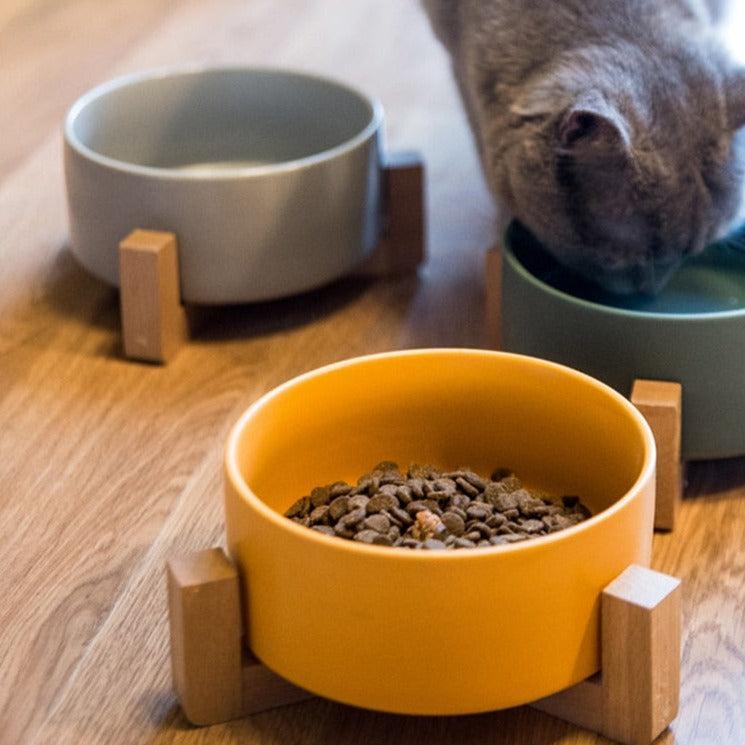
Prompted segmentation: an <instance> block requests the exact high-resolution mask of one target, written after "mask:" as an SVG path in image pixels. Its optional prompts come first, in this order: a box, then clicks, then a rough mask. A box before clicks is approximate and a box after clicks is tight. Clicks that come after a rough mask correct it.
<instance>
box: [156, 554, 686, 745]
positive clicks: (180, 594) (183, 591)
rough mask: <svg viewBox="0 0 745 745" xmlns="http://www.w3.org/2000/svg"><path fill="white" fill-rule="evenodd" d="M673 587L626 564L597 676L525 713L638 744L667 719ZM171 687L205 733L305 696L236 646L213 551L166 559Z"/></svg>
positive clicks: (604, 600)
mask: <svg viewBox="0 0 745 745" xmlns="http://www.w3.org/2000/svg"><path fill="white" fill-rule="evenodd" d="M680 594H681V593H680V581H679V580H678V579H676V578H674V577H671V576H669V575H666V574H661V573H659V572H655V571H653V570H651V569H647V568H644V567H641V566H638V565H632V566H629V567H628V568H627V569H626V570H625V571H624V572H623V573H622V574H621V575H620V576H619V577H617V578H616V579H615V580H613V581H612V582H611V583H610V584H609V585H608V586H607V587H606V588H605V589H604V591H603V592H602V596H601V606H600V613H601V621H600V628H601V668H602V669H601V671H600V672H599V673H598V674H596V675H594V676H592V677H591V678H588V679H587V680H584V681H582V682H580V683H578V684H576V685H573V686H571V687H570V688H567V689H565V690H563V691H560V692H559V693H556V694H554V695H552V696H549V697H547V698H544V699H541V700H540V701H535V702H533V703H531V704H530V705H531V706H532V707H533V708H535V709H539V710H540V711H543V712H545V713H548V714H551V715H553V716H556V717H559V718H561V719H563V720H566V721H568V722H571V723H572V724H576V725H578V726H580V727H582V728H585V729H588V730H591V731H594V732H598V733H600V734H602V735H604V736H606V737H608V738H610V739H612V740H616V741H617V742H619V743H623V744H624V745H648V744H649V743H651V742H652V741H653V740H654V739H655V738H656V737H657V736H658V735H659V734H660V733H661V732H662V731H664V730H665V729H666V728H667V727H668V726H669V725H670V724H671V723H672V721H673V720H674V719H675V717H676V715H677V711H678V697H679V689H680V632H681V629H680ZM168 602H169V619H170V634H171V662H172V674H173V685H174V689H175V691H176V694H177V696H178V699H179V702H180V704H181V707H182V709H183V712H184V714H185V716H186V718H187V719H188V720H189V721H190V722H191V723H192V724H195V725H198V726H205V725H211V724H217V723H220V722H226V721H229V720H232V719H239V718H243V717H246V716H250V715H252V714H256V713H258V712H260V711H265V710H267V709H271V708H275V707H278V706H285V705H287V704H291V703H296V702H299V701H302V700H305V699H308V698H311V697H312V695H313V694H311V693H309V692H308V691H305V690H303V689H302V688H298V687H297V686H295V685H293V684H292V683H289V682H288V681H286V680H284V679H283V678H281V677H280V676H279V675H277V674H275V673H273V672H272V671H271V670H269V669H268V668H267V667H265V666H264V665H262V664H261V663H260V662H259V661H258V660H257V659H256V657H254V656H253V654H252V653H251V651H250V650H249V649H248V647H247V645H246V644H245V643H244V628H245V627H246V622H245V619H244V618H243V617H242V611H241V599H240V590H239V580H238V572H237V570H236V567H235V566H234V565H233V564H232V563H231V561H230V560H229V559H228V558H227V556H226V555H225V553H224V552H223V551H222V549H219V548H213V549H207V550H205V551H198V552H194V553H192V554H188V555H185V556H181V557H177V558H173V559H171V561H169V563H168Z"/></svg>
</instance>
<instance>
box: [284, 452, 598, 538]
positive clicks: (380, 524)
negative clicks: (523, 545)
mask: <svg viewBox="0 0 745 745" xmlns="http://www.w3.org/2000/svg"><path fill="white" fill-rule="evenodd" d="M285 516H286V517H288V518H290V519H291V520H293V521H295V522H297V523H300V524H301V525H305V526H307V527H309V528H312V529H313V530H316V531H318V532H320V533H323V534H324V535H331V536H336V537H339V538H344V539H349V540H355V541H358V542H361V543H368V544H372V545H376V546H395V547H403V548H411V549H422V550H445V549H464V548H478V547H482V546H502V545H508V544H511V543H516V542H518V541H525V540H529V539H531V538H536V537H538V536H542V535H548V534H549V533H555V532H557V531H559V530H564V529H565V528H569V527H571V526H573V525H577V524H578V523H580V522H582V521H583V520H585V519H587V518H588V517H589V516H590V511H589V510H588V509H587V507H585V505H584V504H582V502H581V500H580V499H579V497H577V496H575V495H565V496H562V497H559V498H551V497H549V496H547V495H545V494H542V493H538V492H532V491H530V490H529V489H527V488H526V487H525V486H524V485H523V484H522V482H521V481H520V479H518V478H517V476H515V474H514V473H512V472H511V471H510V470H508V469H505V468H499V469H496V470H495V471H493V472H492V475H491V477H490V478H484V477H482V476H480V475H479V474H477V473H475V472H473V471H471V470H470V469H468V468H460V469H458V470H456V471H452V472H444V471H442V470H440V469H438V468H435V467H434V466H432V465H419V464H416V463H414V464H411V465H410V466H409V468H408V469H407V471H406V472H405V473H404V472H402V471H400V470H399V467H398V465H397V464H396V463H393V462H391V461H383V462H382V463H379V464H378V465H377V466H375V468H373V469H372V471H370V473H366V474H364V475H362V476H361V477H360V478H359V479H358V480H357V483H356V485H354V486H353V485H351V484H347V483H345V482H343V481H337V482H335V483H333V484H329V485H326V486H318V487H315V488H314V489H313V490H312V491H311V492H310V494H309V495H306V496H303V497H301V498H300V499H298V500H297V501H296V502H294V503H293V504H292V505H291V506H290V507H289V509H288V510H287V511H286V512H285Z"/></svg>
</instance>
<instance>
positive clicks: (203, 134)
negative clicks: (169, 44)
mask: <svg viewBox="0 0 745 745" xmlns="http://www.w3.org/2000/svg"><path fill="white" fill-rule="evenodd" d="M376 116H377V113H376V111H375V107H374V106H373V104H372V103H371V102H370V101H368V100H367V99H366V98H365V97H364V96H362V95H360V94H359V93H357V92H356V91H354V90H352V89H350V88H346V87H344V86H341V85H338V84H336V83H332V82H330V81H327V80H324V79H321V78H316V77H313V76H310V75H303V74H297V73H291V72H285V71H274V70H255V69H239V68H236V69H231V68H226V69H222V68H216V69H207V70H194V71H180V72H173V73H172V74H168V73H163V74H162V75H152V76H151V75H148V76H143V77H139V78H138V77H135V78H127V79H121V80H118V81H112V82H111V83H109V84H105V85H103V86H100V87H99V88H97V89H94V90H93V91H91V92H90V93H89V94H88V95H87V96H84V97H83V98H82V99H81V100H80V101H79V102H78V104H77V106H76V109H75V110H73V111H72V112H71V115H70V117H69V118H68V125H67V126H68V132H67V133H68V137H69V138H70V139H71V140H72V141H73V142H75V143H77V145H78V146H79V147H81V148H82V149H84V150H86V151H88V153H89V155H91V156H92V157H96V156H98V157H101V158H104V159H108V160H113V161H118V162H120V163H124V164H130V165H135V166H141V167H147V168H161V169H200V168H209V169H215V168H220V167H230V168H235V167H236V166H243V167H246V166H266V165H272V164H279V163H287V162H293V161H298V160H302V159H305V158H311V157H314V156H317V155H319V154H320V153H324V152H326V151H329V150H332V149H334V148H337V147H340V146H342V145H343V144H344V143H346V142H348V141H349V140H351V139H353V138H355V137H356V136H358V135H360V133H362V132H363V131H364V130H365V129H366V128H367V127H368V126H370V125H371V123H372V122H373V121H374V120H375V118H376Z"/></svg>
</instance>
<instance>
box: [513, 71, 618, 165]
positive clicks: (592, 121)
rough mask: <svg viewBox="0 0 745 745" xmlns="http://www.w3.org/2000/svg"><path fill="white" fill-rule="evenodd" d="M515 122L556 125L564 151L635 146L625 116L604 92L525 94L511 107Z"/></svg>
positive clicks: (542, 89)
mask: <svg viewBox="0 0 745 745" xmlns="http://www.w3.org/2000/svg"><path fill="white" fill-rule="evenodd" d="M510 113H511V114H512V116H513V121H515V119H517V120H521V121H528V120H531V119H534V118H536V117H539V118H545V119H548V120H550V121H552V122H554V123H555V126H556V137H557V140H558V145H559V147H561V148H564V149H573V148H578V147H581V146H583V145H588V144H596V145H602V146H605V147H606V148H609V149H613V150H628V149H629V148H630V147H631V135H630V132H629V126H628V123H627V121H626V119H625V118H624V117H623V115H622V114H621V113H620V112H619V111H618V110H617V109H616V108H615V106H614V105H613V104H612V103H610V102H609V101H607V100H606V99H605V98H604V97H603V96H602V95H601V94H600V93H596V92H593V91H586V92H584V93H582V94H580V95H571V94H568V93H566V92H565V91H563V90H562V89H561V87H560V86H557V85H553V86H550V85H542V86H539V87H535V88H533V89H531V90H529V91H527V92H525V93H524V94H523V95H522V96H521V97H520V98H519V99H518V100H517V101H516V102H515V103H514V104H513V105H512V107H511V108H510Z"/></svg>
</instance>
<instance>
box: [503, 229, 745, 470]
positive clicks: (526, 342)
mask: <svg viewBox="0 0 745 745" xmlns="http://www.w3.org/2000/svg"><path fill="white" fill-rule="evenodd" d="M741 243H742V236H741V235H738V233H735V234H733V236H731V237H730V238H729V239H728V240H723V241H721V242H718V243H715V244H712V245H711V246H709V247H708V248H707V249H706V250H705V251H704V253H703V254H701V255H699V256H696V257H694V258H691V259H688V260H687V261H686V262H685V263H684V264H683V266H682V267H681V268H680V269H679V270H678V271H677V273H676V274H675V275H674V276H673V278H672V279H671V281H670V282H669V283H668V285H667V286H666V287H665V289H664V290H663V291H662V292H661V293H660V294H659V295H656V296H649V295H629V296H617V295H613V294H610V293H607V292H603V291H601V290H599V289H598V288H596V287H594V286H593V285H591V284H590V283H588V282H585V281H583V280H581V279H578V278H577V277H576V276H575V275H573V274H572V273H570V272H568V271H567V270H565V269H563V268H562V267H560V266H559V265H558V264H557V263H556V261H555V260H554V259H553V258H551V256H549V254H548V253H547V252H546V251H545V250H544V249H543V248H542V247H541V246H540V245H539V243H538V242H537V241H536V239H535V238H534V237H533V236H532V235H531V234H530V233H529V232H528V231H526V230H525V229H524V228H523V227H522V226H521V225H520V224H518V223H513V224H512V225H511V226H510V227H509V229H508V231H507V235H506V241H505V249H504V261H503V270H502V296H501V304H502V307H501V314H502V340H503V345H504V349H506V350H508V351H513V352H519V353H523V354H528V355H536V356H539V357H544V358H546V359H550V360H554V361H556V362H560V363H562V364H565V365H569V366H571V367H574V368H577V369H579V370H582V371H584V372H586V373H588V374H590V375H592V376H593V377H596V378H599V379H600V380H602V381H604V382H605V383H607V384H609V385H611V386H612V387H613V388H615V389H616V390H618V391H620V392H621V393H623V394H625V395H628V394H630V392H631V388H632V385H633V381H634V380H635V379H636V378H645V379H653V380H666V381H676V382H679V383H681V384H682V395H683V400H682V442H681V454H682V456H683V458H684V459H686V460H697V459H709V458H724V457H730V456H738V455H743V454H745V426H743V421H745V386H743V385H742V378H743V366H742V362H743V354H742V350H743V348H745V253H743V250H742V248H741V247H739V246H740V244H741Z"/></svg>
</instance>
